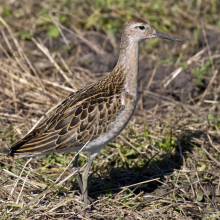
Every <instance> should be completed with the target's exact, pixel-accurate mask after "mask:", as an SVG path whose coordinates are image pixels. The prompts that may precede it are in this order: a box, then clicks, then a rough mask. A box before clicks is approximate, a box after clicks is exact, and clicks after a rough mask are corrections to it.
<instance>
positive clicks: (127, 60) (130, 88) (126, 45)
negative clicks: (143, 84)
mask: <svg viewBox="0 0 220 220" xmlns="http://www.w3.org/2000/svg"><path fill="white" fill-rule="evenodd" d="M138 49H139V43H138V42H136V41H134V40H133V39H132V38H130V39H129V38H128V37H125V36H123V37H122V41H121V45H120V54H119V60H118V63H117V66H118V67H119V68H122V69H123V70H124V72H125V74H126V84H125V90H126V91H127V92H129V93H130V94H131V95H133V96H135V97H136V96H137V76H138Z"/></svg>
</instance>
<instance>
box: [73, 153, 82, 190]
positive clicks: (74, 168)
mask: <svg viewBox="0 0 220 220" xmlns="http://www.w3.org/2000/svg"><path fill="white" fill-rule="evenodd" d="M78 159H79V154H77V155H76V158H75V160H74V162H73V166H72V169H73V171H74V172H75V171H77V175H76V180H77V182H78V184H79V188H80V191H81V193H83V184H82V180H81V176H80V173H79V167H78Z"/></svg>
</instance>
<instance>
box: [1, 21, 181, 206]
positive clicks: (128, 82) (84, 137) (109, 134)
mask: <svg viewBox="0 0 220 220" xmlns="http://www.w3.org/2000/svg"><path fill="white" fill-rule="evenodd" d="M155 37H159V38H165V39H168V40H173V41H179V40H178V39H175V38H173V37H170V36H168V35H166V34H163V33H160V32H158V31H156V30H154V28H153V27H151V26H150V25H149V24H148V23H147V22H146V21H144V20H142V19H136V18H133V19H130V20H128V21H127V22H125V24H124V26H123V32H122V38H121V45H120V54H119V59H118V62H117V65H116V67H115V68H114V69H113V71H112V72H111V73H110V74H109V75H108V76H107V77H106V78H105V79H103V80H101V81H100V82H97V83H93V84H91V85H88V86H86V87H84V88H82V89H80V90H78V91H77V92H75V93H72V94H70V95H69V96H68V97H67V98H66V99H65V100H64V101H63V102H62V103H61V104H60V105H59V106H58V107H57V109H56V111H55V113H53V114H52V115H51V116H50V117H49V118H48V119H47V120H45V121H44V122H43V123H42V124H41V125H39V126H38V127H36V128H35V129H34V130H33V131H31V132H30V133H29V134H27V135H26V136H25V137H24V138H23V139H21V140H20V141H18V142H17V143H15V144H14V145H13V146H12V147H11V148H10V149H9V150H5V151H3V152H2V153H4V154H7V157H9V158H21V157H33V156H39V155H46V154H50V153H53V152H59V153H63V152H71V151H79V150H80V149H81V148H82V147H83V146H84V145H85V144H86V143H87V145H86V146H85V147H84V148H83V151H88V152H89V153H90V155H91V156H90V159H89V162H88V164H87V167H86V169H85V171H84V173H83V175H82V180H81V178H80V177H79V176H78V177H77V179H78V182H79V185H80V188H81V191H82V196H83V200H84V208H86V207H87V205H88V190H87V179H88V172H89V169H90V166H91V164H92V161H93V159H94V158H95V156H96V155H97V154H98V153H99V151H100V150H101V149H102V148H103V147H104V146H105V145H106V144H108V143H109V142H110V141H112V140H113V139H114V138H115V137H116V136H117V135H118V134H120V133H121V131H122V130H123V129H124V127H125V126H126V125H127V123H128V122H129V120H130V119H131V117H132V115H133V113H134V110H135V107H136V103H137V88H138V87H137V86H138V85H137V75H138V48H139V43H140V42H141V41H143V40H145V39H148V38H155ZM77 161H78V156H77V157H76V160H75V162H74V165H73V167H74V168H77Z"/></svg>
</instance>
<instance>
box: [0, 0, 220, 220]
mask: <svg viewBox="0 0 220 220" xmlns="http://www.w3.org/2000/svg"><path fill="white" fill-rule="evenodd" d="M219 14H220V2H219V1H216V0H212V1H210V0H204V1H200V0H197V1H196V0H184V1H179V2H178V4H177V3H176V1H175V0H168V1H163V0H149V1H116V0H108V1H103V0H92V1H84V0H83V1H79V0H74V1H50V0H44V1H34V0H31V1H27V0H20V1H14V0H12V1H8V0H7V1H6V0H2V1H1V4H0V15H1V17H0V23H1V25H0V35H1V37H0V139H1V140H2V141H1V142H0V150H3V149H6V148H9V147H10V146H11V145H12V144H13V143H15V142H16V141H18V140H19V139H20V138H22V137H23V136H24V135H25V134H26V133H27V132H28V131H29V130H30V129H31V128H32V127H33V126H34V125H35V124H36V123H37V122H38V121H39V120H40V119H43V118H44V117H47V115H49V114H50V112H51V111H52V108H53V107H54V106H55V105H57V104H58V103H59V102H61V101H62V100H63V99H64V98H65V97H66V96H68V95H69V94H70V93H71V92H74V91H76V90H77V89H79V88H81V87H82V86H85V85H87V84H90V83H93V82H96V81H98V80H100V79H102V78H103V77H105V76H106V75H107V74H108V73H109V72H110V71H111V70H112V69H113V68H114V66H115V64H116V62H117V57H118V52H119V44H120V35H121V27H122V25H123V23H124V22H125V21H126V20H128V19H130V18H132V17H139V18H143V19H146V20H147V21H148V22H149V23H150V24H151V25H152V26H153V27H154V28H155V29H157V30H158V31H161V32H164V33H166V34H169V35H171V36H173V37H176V38H178V39H180V40H181V43H177V42H170V41H167V40H162V39H152V40H148V41H145V42H143V43H141V44H140V57H139V60H140V62H139V78H138V79H139V80H138V81H139V89H138V93H139V98H138V103H137V109H136V111H135V114H134V116H133V118H132V119H131V121H130V122H129V124H128V126H127V127H126V129H125V130H124V131H123V132H122V134H121V135H119V136H118V137H117V138H116V139H115V140H114V141H113V142H112V143H111V144H109V145H108V146H106V147H105V148H103V149H102V151H101V152H100V154H99V155H98V156H97V157H96V159H95V160H94V162H93V166H92V169H91V171H90V190H89V195H90V196H91V197H92V198H94V203H93V204H92V205H91V206H89V208H88V209H86V210H84V209H83V208H82V204H83V203H82V201H81V195H80V191H79V187H78V184H77V182H76V179H75V177H76V176H75V174H74V173H73V172H72V169H71V166H72V161H73V160H74V156H75V153H68V154H65V155H60V154H52V155H48V156H46V157H38V158H32V159H30V158H27V159H17V160H10V159H7V158H6V157H4V156H3V155H0V216H1V217H0V219H219V218H220V179H219V174H220V144H219V143H220V111H219V108H220V107H219V106H220V105H219V101H220V74H219V70H220V37H219V36H220V35H219V33H220V17H219ZM86 161H87V159H86V155H85V154H80V159H79V166H80V168H81V172H82V170H83V169H84V165H85V164H86Z"/></svg>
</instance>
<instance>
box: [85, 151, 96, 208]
mask: <svg viewBox="0 0 220 220" xmlns="http://www.w3.org/2000/svg"><path fill="white" fill-rule="evenodd" d="M97 154H98V153H93V154H92V155H91V156H90V158H89V162H88V164H87V166H86V169H85V170H84V172H83V175H82V183H83V191H82V196H83V201H84V205H83V208H86V207H87V206H88V174H89V169H90V167H91V165H92V161H93V159H94V158H95V156H96V155H97Z"/></svg>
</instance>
